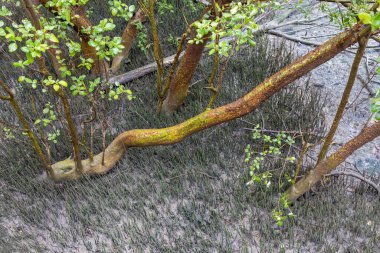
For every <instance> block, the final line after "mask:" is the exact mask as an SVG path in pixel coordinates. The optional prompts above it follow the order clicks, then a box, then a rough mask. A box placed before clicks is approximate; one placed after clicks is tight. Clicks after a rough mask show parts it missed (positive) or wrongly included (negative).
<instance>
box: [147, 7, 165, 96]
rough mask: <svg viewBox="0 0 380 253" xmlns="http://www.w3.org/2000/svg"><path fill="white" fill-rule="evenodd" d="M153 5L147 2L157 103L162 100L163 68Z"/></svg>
mask: <svg viewBox="0 0 380 253" xmlns="http://www.w3.org/2000/svg"><path fill="white" fill-rule="evenodd" d="M154 5H155V0H149V6H148V8H149V10H148V17H149V21H150V25H151V27H152V36H153V54H154V59H155V60H156V63H157V95H158V98H159V101H162V100H163V97H162V78H163V75H164V67H163V61H162V59H163V58H162V53H161V48H160V41H159V38H158V30H157V23H156V19H155V17H154Z"/></svg>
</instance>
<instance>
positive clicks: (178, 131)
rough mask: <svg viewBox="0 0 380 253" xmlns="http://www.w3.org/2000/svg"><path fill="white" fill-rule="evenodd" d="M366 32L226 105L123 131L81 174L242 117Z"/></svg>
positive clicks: (71, 172)
mask: <svg viewBox="0 0 380 253" xmlns="http://www.w3.org/2000/svg"><path fill="white" fill-rule="evenodd" d="M370 31H371V27H370V26H368V25H356V26H354V27H353V28H352V29H351V30H347V31H345V32H342V33H340V34H338V35H336V36H335V37H333V38H332V39H330V40H328V41H327V42H325V43H324V44H323V45H321V46H320V47H318V48H316V49H315V50H313V51H311V52H309V53H308V54H307V55H305V56H303V57H301V58H299V59H297V60H296V61H294V62H293V63H292V64H290V65H289V66H287V67H285V68H283V69H282V70H280V71H279V72H277V73H276V74H274V75H273V76H271V77H269V78H267V79H266V80H264V81H263V82H262V83H261V84H259V85H258V86H256V87H255V88H254V89H253V90H252V91H251V92H249V93H248V94H246V95H245V96H243V97H242V98H240V99H238V100H236V101H234V102H232V103H230V104H227V105H224V106H221V107H218V108H215V109H212V110H208V111H205V112H203V113H201V114H199V115H197V116H195V117H193V118H190V119H188V120H187V121H185V122H183V123H180V124H178V125H175V126H172V127H167V128H162V129H136V130H131V131H127V132H124V133H122V134H120V135H119V136H117V137H116V139H115V140H114V141H113V142H112V143H111V144H110V145H109V146H108V147H107V148H106V150H105V154H104V164H102V156H103V154H102V153H100V154H98V155H96V156H94V159H93V161H90V160H89V159H87V160H83V162H82V164H83V174H84V175H96V174H104V173H106V172H108V171H109V170H111V169H112V168H113V167H114V166H115V164H116V163H117V162H118V161H119V160H120V159H121V158H122V157H123V155H124V153H125V151H126V149H127V148H128V147H146V146H156V145H169V144H173V143H177V142H180V141H181V140H183V139H184V138H186V137H188V136H190V135H192V134H194V133H197V132H199V131H202V130H204V129H206V128H209V127H212V126H215V125H218V124H221V123H223V122H226V121H230V120H233V119H236V118H239V117H242V116H244V115H246V114H248V113H249V112H251V111H253V110H254V109H256V108H257V107H258V106H260V105H261V104H262V103H263V102H264V101H266V100H267V99H268V98H269V97H271V96H272V95H273V94H275V93H276V92H278V91H280V90H281V89H282V88H284V87H286V86H287V85H288V84H290V83H291V82H293V81H295V80H297V79H298V78H300V77H301V76H303V75H305V74H307V73H308V72H309V71H311V70H313V69H314V68H316V67H318V66H319V65H321V64H323V63H325V62H326V61H328V60H330V59H331V58H333V57H334V56H335V55H337V54H339V53H340V52H342V51H343V50H345V49H346V48H347V47H349V46H351V45H352V44H354V43H355V42H357V40H358V38H359V37H361V36H363V35H366V34H368V33H369V32H370ZM52 167H53V170H54V172H55V176H56V178H57V179H61V180H64V179H77V178H80V177H81V176H82V175H81V174H79V173H77V171H76V170H75V163H74V161H73V160H71V159H66V160H63V161H60V162H57V163H55V164H53V165H52Z"/></svg>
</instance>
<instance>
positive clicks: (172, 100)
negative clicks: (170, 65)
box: [162, 41, 206, 114]
mask: <svg viewBox="0 0 380 253" xmlns="http://www.w3.org/2000/svg"><path fill="white" fill-rule="evenodd" d="M205 45H206V41H204V42H203V43H202V44H198V45H196V44H189V45H188V46H187V48H186V50H185V54H184V55H183V57H182V60H181V62H180V64H179V66H178V69H177V71H176V74H175V76H174V78H173V80H172V81H171V83H170V86H169V90H168V94H167V96H166V98H165V100H164V102H163V105H162V112H164V113H165V114H172V113H173V112H174V111H175V110H177V109H178V108H179V107H180V106H181V105H182V103H183V102H184V101H185V98H186V97H187V92H188V90H189V85H190V81H191V79H192V78H193V75H194V73H195V70H196V69H197V66H198V64H199V61H200V60H201V58H202V53H203V50H204V48H205Z"/></svg>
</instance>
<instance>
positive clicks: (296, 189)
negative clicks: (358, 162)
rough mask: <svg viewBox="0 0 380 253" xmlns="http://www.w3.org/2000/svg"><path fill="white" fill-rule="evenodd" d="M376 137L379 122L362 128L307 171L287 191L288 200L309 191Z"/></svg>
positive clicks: (378, 131)
mask: <svg viewBox="0 0 380 253" xmlns="http://www.w3.org/2000/svg"><path fill="white" fill-rule="evenodd" d="M378 136H380V121H378V122H376V123H375V124H373V125H372V126H369V127H366V128H364V129H363V130H362V131H361V133H360V134H359V135H357V136H356V137H355V138H353V139H351V140H350V141H349V142H347V143H346V144H344V145H343V146H342V147H341V148H340V149H339V150H338V151H336V152H335V153H334V154H332V155H331V156H329V157H328V158H326V159H325V160H323V161H321V162H320V163H318V164H317V166H316V167H315V168H314V169H312V170H311V171H309V172H308V173H307V175H306V176H304V177H303V178H302V179H301V180H300V181H298V182H297V183H296V184H295V185H293V186H292V187H291V188H290V189H289V190H288V198H289V200H290V201H294V200H296V199H297V198H298V197H300V196H302V195H303V194H304V193H305V192H307V191H309V190H310V189H311V187H312V186H313V185H315V184H316V183H317V182H318V181H320V180H321V179H322V177H323V176H324V175H326V174H328V173H330V172H331V171H332V170H333V169H335V168H336V167H337V166H338V165H339V164H341V163H342V162H344V161H345V160H346V159H347V157H349V156H350V155H351V154H352V153H354V152H355V151H356V150H357V149H359V148H361V147H362V146H363V145H364V144H366V143H368V142H370V141H372V140H374V139H375V138H376V137H378Z"/></svg>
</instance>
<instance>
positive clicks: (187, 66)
mask: <svg viewBox="0 0 380 253" xmlns="http://www.w3.org/2000/svg"><path fill="white" fill-rule="evenodd" d="M215 2H217V3H218V4H219V6H222V5H225V4H229V3H230V2H231V0H219V1H214V4H215ZM208 8H210V7H207V8H206V10H207V9H208ZM212 15H214V16H216V15H217V14H216V13H213V14H212ZM206 37H207V36H206ZM207 41H208V39H206V38H204V39H203V43H200V44H198V45H197V44H189V45H188V46H187V48H186V50H185V53H184V55H183V57H182V60H181V62H180V64H179V66H178V68H177V71H176V73H175V76H174V78H173V79H172V81H171V82H170V85H169V90H168V92H167V94H166V98H165V100H164V101H163V103H162V108H161V112H163V113H165V114H166V115H170V114H172V113H174V112H175V111H176V110H177V109H178V108H179V107H180V106H181V105H182V104H183V102H184V101H185V99H186V97H187V93H188V91H189V86H190V82H191V79H192V78H193V76H194V73H195V70H196V69H197V67H198V65H199V62H200V60H201V58H202V54H203V51H204V49H205V46H206V44H207ZM164 95H165V94H164Z"/></svg>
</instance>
